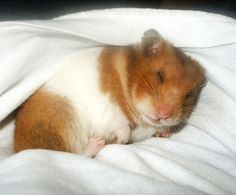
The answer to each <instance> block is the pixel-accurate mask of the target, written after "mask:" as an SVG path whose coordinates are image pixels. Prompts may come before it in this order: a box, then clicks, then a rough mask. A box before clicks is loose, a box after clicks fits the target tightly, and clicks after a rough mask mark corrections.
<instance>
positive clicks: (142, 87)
mask: <svg viewBox="0 0 236 195" xmlns="http://www.w3.org/2000/svg"><path fill="white" fill-rule="evenodd" d="M205 82H206V78H205V70H204V68H203V67H202V66H201V65H200V64H199V63H198V62H197V61H195V60H193V59H192V58H191V57H189V56H187V55H186V54H184V53H183V52H182V51H181V50H179V49H178V48H176V47H174V46H172V45H171V44H170V43H169V42H168V41H167V40H165V39H164V38H163V37H162V36H161V35H160V34H159V33H158V32H157V31H156V30H154V29H149V30H147V31H145V32H144V34H143V37H142V39H141V41H140V43H138V44H134V45H128V46H105V47H103V48H94V49H89V50H88V51H86V52H84V53H83V52H81V53H78V54H77V55H75V56H74V57H73V58H71V59H70V60H69V61H67V62H66V63H65V64H64V65H63V66H62V68H61V69H60V70H58V72H56V73H55V75H54V76H53V77H52V78H50V79H49V80H48V81H47V82H46V83H45V84H44V85H43V86H42V87H41V88H40V89H39V90H38V91H36V92H35V93H34V94H33V95H32V96H31V97H30V98H29V99H28V100H26V101H25V102H24V103H23V105H22V106H20V108H19V109H18V111H17V115H16V127H15V133H14V148H15V151H16V152H19V151H22V150H25V149H34V148H41V149H50V150H57V151H65V152H72V153H77V154H84V155H86V156H89V157H94V156H95V155H96V154H97V153H98V152H99V151H100V150H101V149H102V148H103V147H104V146H105V145H106V144H111V143H118V144H127V143H132V142H137V141H142V140H144V139H147V138H150V137H153V136H161V137H169V136H170V135H171V133H173V132H174V131H176V130H178V129H180V128H181V127H182V126H183V125H184V124H185V123H186V121H187V119H188V118H189V116H190V115H191V113H192V111H193V109H194V106H195V105H196V103H197V100H198V97H199V94H200V91H201V89H202V88H203V86H204V84H205Z"/></svg>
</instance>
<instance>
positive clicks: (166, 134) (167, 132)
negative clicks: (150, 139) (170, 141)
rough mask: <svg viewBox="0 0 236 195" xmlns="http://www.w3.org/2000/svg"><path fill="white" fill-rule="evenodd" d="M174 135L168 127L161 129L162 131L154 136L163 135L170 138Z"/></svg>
mask: <svg viewBox="0 0 236 195" xmlns="http://www.w3.org/2000/svg"><path fill="white" fill-rule="evenodd" d="M171 135H172V132H171V130H170V129H166V130H164V131H161V132H156V133H155V134H154V137H163V138H170V137H171Z"/></svg>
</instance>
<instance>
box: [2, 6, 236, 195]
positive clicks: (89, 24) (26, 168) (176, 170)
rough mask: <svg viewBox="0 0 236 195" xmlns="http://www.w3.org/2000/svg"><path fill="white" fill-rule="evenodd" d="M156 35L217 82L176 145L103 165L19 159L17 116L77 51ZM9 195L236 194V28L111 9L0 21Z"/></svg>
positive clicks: (107, 157) (5, 190) (107, 158)
mask: <svg viewBox="0 0 236 195" xmlns="http://www.w3.org/2000/svg"><path fill="white" fill-rule="evenodd" d="M149 28H154V29H156V30H158V31H159V32H160V33H161V34H162V35H163V36H164V37H165V38H166V39H168V40H169V41H171V42H172V43H173V44H174V45H175V46H178V47H180V48H182V49H183V51H184V52H186V53H187V54H189V55H191V56H192V57H194V58H195V59H197V60H198V61H199V62H200V63H201V64H202V65H203V66H204V67H205V69H206V71H207V79H208V83H207V85H206V87H205V88H204V89H203V91H202V94H201V98H200V101H199V103H198V105H197V107H196V109H195V111H194V113H193V115H192V116H191V118H190V120H189V122H188V125H187V126H186V127H185V128H184V129H183V130H182V131H181V132H179V133H177V134H175V135H173V136H172V137H171V138H170V139H166V138H151V139H148V140H145V141H143V142H141V143H136V144H131V145H115V144H114V145H108V146H106V147H105V148H104V149H103V150H102V151H101V152H100V153H99V154H98V156H97V157H96V159H89V158H86V157H83V156H79V155H75V154H69V153H63V152H55V151H46V150H28V151H24V152H21V153H18V154H13V150H12V135H13V130H14V112H13V111H14V110H15V109H16V108H17V107H18V106H19V105H20V104H21V103H22V102H23V101H24V100H26V99H27V98H28V97H29V96H30V95H31V94H32V93H33V92H34V91H35V90H37V89H38V88H39V87H40V86H41V85H42V84H43V83H44V82H45V81H46V80H47V79H48V78H49V77H50V76H51V75H52V74H53V73H55V71H56V70H57V69H58V68H59V67H60V65H61V64H62V63H63V62H64V61H65V60H66V59H68V58H70V56H71V55H73V54H74V53H75V52H79V51H81V50H83V49H85V48H89V47H98V46H102V45H104V44H114V45H127V44H131V43H136V42H138V41H139V40H140V38H141V36H142V33H143V32H144V31H145V30H147V29H149ZM0 60H1V61H0V73H1V76H0V94H1V96H0V121H2V122H1V124H0V128H1V130H0V158H1V161H0V194H4V195H6V194H9V195H10V194H11V195H14V194H16V195H21V194H24V195H27V194H29V195H32V194H34V195H36V194H58V195H59V194H66V195H70V194H101V195H105V194H131V195H132V194H134V195H136V194H181V195H183V194H191V195H192V194H214V195H216V194H236V86H235V85H236V22H235V20H233V19H230V18H227V17H224V16H220V15H215V14H208V13H203V12H192V11H168V10H151V9H111V10H100V11H90V12H84V13H78V14H72V15H67V16H64V17H61V18H56V19H53V20H47V21H21V22H1V23H0Z"/></svg>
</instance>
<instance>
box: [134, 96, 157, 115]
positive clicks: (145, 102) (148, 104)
mask: <svg viewBox="0 0 236 195" xmlns="http://www.w3.org/2000/svg"><path fill="white" fill-rule="evenodd" d="M134 106H135V107H136V109H137V111H138V112H139V113H140V115H141V116H142V118H145V116H149V115H151V113H153V112H154V108H153V106H152V101H151V97H150V96H144V97H142V98H138V99H135V101H134ZM143 116H144V117H143Z"/></svg>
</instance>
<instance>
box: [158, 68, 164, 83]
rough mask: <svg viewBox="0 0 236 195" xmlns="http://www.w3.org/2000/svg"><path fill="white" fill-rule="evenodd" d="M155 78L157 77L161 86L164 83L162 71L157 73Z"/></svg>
mask: <svg viewBox="0 0 236 195" xmlns="http://www.w3.org/2000/svg"><path fill="white" fill-rule="evenodd" d="M156 77H157V79H158V81H160V83H161V84H162V83H163V82H164V81H165V76H164V73H163V71H157V72H156Z"/></svg>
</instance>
